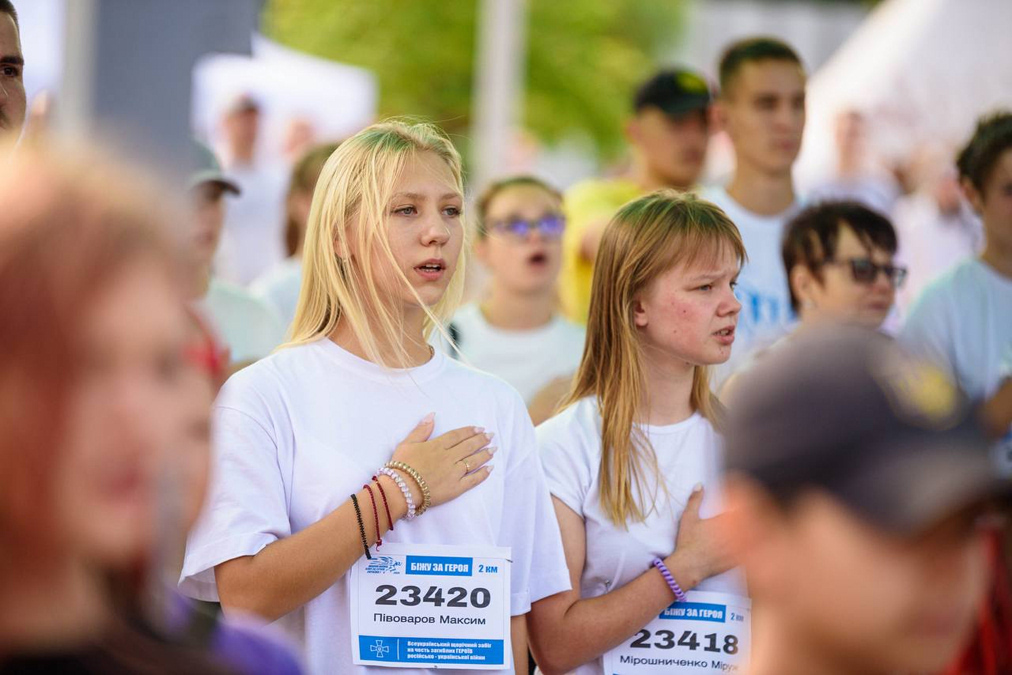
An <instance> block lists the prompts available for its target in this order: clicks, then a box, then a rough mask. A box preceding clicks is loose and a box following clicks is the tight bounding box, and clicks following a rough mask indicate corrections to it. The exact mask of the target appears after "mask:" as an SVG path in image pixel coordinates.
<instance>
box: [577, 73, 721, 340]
mask: <svg viewBox="0 0 1012 675" xmlns="http://www.w3.org/2000/svg"><path fill="white" fill-rule="evenodd" d="M710 101H711V96H710V88H709V86H708V85H707V83H706V80H705V79H703V77H702V76H701V75H699V74H697V73H695V72H693V71H691V70H687V69H684V68H676V69H671V70H662V71H661V72H659V73H657V74H656V75H654V76H653V77H651V78H650V79H649V80H647V81H646V82H644V83H643V84H642V85H640V88H639V90H638V91H637V92H636V95H635V98H634V99H633V111H634V113H633V116H632V118H631V119H630V120H629V121H628V122H627V123H626V126H625V136H626V139H627V140H628V141H629V145H630V147H631V149H632V164H631V165H630V167H629V170H628V171H627V172H626V173H625V174H624V175H622V176H620V177H618V178H615V179H611V180H590V181H586V182H584V183H580V184H578V185H575V186H573V187H572V188H570V190H569V191H568V192H567V193H566V199H565V205H566V215H567V219H568V223H567V227H566V233H565V235H564V236H563V240H562V273H561V276H560V278H559V279H560V282H559V293H560V296H561V300H562V306H563V310H564V311H565V313H566V316H568V317H569V318H570V319H571V320H572V321H575V322H577V323H579V324H586V323H587V315H588V312H589V311H590V287H591V280H592V279H593V275H594V258H595V257H596V256H597V249H598V246H600V244H601V237H602V235H603V233H604V228H605V226H607V225H608V222H609V221H610V220H611V218H612V216H614V215H615V212H616V211H618V209H619V207H620V206H622V205H623V204H625V203H626V202H629V201H631V200H633V199H636V198H637V197H641V196H643V195H645V194H647V193H649V192H653V191H654V190H660V189H663V188H674V189H676V190H681V191H685V190H691V189H692V188H693V187H695V186H696V183H697V182H698V181H699V178H700V175H701V174H702V172H703V164H704V163H705V161H706V150H707V146H708V145H709V142H710V129H709V119H708V114H709V107H710Z"/></svg>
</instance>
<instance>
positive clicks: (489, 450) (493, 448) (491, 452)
mask: <svg viewBox="0 0 1012 675" xmlns="http://www.w3.org/2000/svg"><path fill="white" fill-rule="evenodd" d="M498 450H499V448H497V447H495V446H494V445H493V446H492V447H491V448H489V449H488V454H490V455H494V454H495V453H496V451H498Z"/></svg>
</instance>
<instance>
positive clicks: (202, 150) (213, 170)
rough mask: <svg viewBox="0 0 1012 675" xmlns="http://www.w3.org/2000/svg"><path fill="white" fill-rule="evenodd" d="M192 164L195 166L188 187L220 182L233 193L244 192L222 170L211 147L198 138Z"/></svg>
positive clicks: (194, 140)
mask: <svg viewBox="0 0 1012 675" xmlns="http://www.w3.org/2000/svg"><path fill="white" fill-rule="evenodd" d="M192 166H193V167H194V168H193V171H192V172H190V177H189V180H188V181H187V185H186V187H187V189H189V190H192V189H193V188H195V187H197V186H198V185H200V184H201V183H218V184H219V185H221V186H222V187H223V188H225V190H227V191H228V192H231V193H232V194H236V195H237V194H240V193H241V192H242V190H240V189H239V184H238V183H236V182H235V181H234V180H232V179H231V178H229V177H228V176H226V175H225V172H224V171H222V169H221V164H219V163H218V158H217V157H215V156H214V153H213V152H212V151H211V148H209V147H207V146H206V145H204V144H203V143H201V142H200V141H198V140H197V139H193V160H192Z"/></svg>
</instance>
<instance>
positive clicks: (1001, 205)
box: [903, 111, 1012, 468]
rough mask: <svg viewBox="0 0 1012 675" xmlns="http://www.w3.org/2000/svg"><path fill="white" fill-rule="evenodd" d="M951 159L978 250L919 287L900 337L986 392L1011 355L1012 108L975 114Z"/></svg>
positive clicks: (971, 390) (968, 386) (981, 395)
mask: <svg viewBox="0 0 1012 675" xmlns="http://www.w3.org/2000/svg"><path fill="white" fill-rule="evenodd" d="M956 163H957V166H958V167H959V175H960V180H961V181H962V186H963V190H964V191H965V194H966V197H967V199H969V201H970V204H971V205H972V206H973V209H974V210H975V211H976V212H977V213H978V214H979V215H980V217H981V220H982V221H983V223H984V237H985V243H984V250H983V252H982V253H981V254H980V256H974V257H971V258H967V259H966V260H964V261H963V262H961V263H960V264H959V265H957V266H956V267H954V268H953V269H951V270H950V271H949V272H947V273H946V274H944V275H943V276H941V277H940V278H938V279H937V280H936V281H935V282H934V283H932V284H931V285H930V286H928V288H926V289H925V291H924V293H923V294H922V295H921V297H920V298H919V299H918V300H917V302H916V303H915V304H914V306H913V308H912V309H911V310H910V316H909V317H908V318H907V322H906V325H905V326H904V329H903V339H904V340H905V341H906V342H907V343H908V344H909V345H910V347H911V348H912V349H914V350H917V351H918V352H921V353H923V354H925V355H928V356H930V357H932V358H934V359H936V360H937V362H938V363H939V364H940V365H942V366H943V367H945V368H947V369H948V370H949V371H950V373H951V374H952V376H953V377H954V378H955V380H956V381H957V382H958V383H959V385H960V387H962V388H963V389H964V390H965V391H966V392H967V393H968V394H969V395H970V396H971V397H973V398H975V399H989V398H991V397H992V396H994V395H995V393H996V392H997V391H998V388H999V386H1000V384H1001V372H1002V364H1003V362H1005V361H1007V360H1009V359H1012V112H1009V111H1001V112H996V113H993V114H991V115H988V116H986V117H983V118H981V119H980V121H979V122H978V124H977V129H976V131H975V132H974V134H973V137H972V138H971V139H970V141H969V142H968V143H967V144H966V146H965V147H964V148H963V150H962V151H961V152H960V153H959V157H958V159H957V162H956ZM1010 468H1012V464H1010Z"/></svg>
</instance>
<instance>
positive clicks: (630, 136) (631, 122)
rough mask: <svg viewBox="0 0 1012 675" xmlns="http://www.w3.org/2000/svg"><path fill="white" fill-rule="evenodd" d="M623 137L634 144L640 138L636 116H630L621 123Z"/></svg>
mask: <svg viewBox="0 0 1012 675" xmlns="http://www.w3.org/2000/svg"><path fill="white" fill-rule="evenodd" d="M623 131H624V132H625V139H626V141H628V142H629V144H630V145H635V144H636V143H638V142H639V140H640V124H639V119H638V118H637V117H630V118H629V119H627V120H626V121H625V124H624V125H623Z"/></svg>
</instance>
